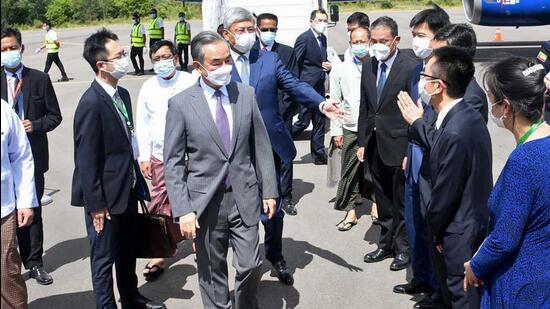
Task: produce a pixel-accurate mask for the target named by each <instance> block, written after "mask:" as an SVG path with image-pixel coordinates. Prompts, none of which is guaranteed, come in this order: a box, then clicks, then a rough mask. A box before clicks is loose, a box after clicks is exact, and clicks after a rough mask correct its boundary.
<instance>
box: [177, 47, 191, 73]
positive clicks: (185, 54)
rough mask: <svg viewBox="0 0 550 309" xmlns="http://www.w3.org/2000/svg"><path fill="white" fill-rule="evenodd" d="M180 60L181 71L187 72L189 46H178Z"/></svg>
mask: <svg viewBox="0 0 550 309" xmlns="http://www.w3.org/2000/svg"><path fill="white" fill-rule="evenodd" d="M182 57H183V58H182ZM178 59H179V60H180V67H181V70H182V71H187V66H188V65H189V44H178Z"/></svg>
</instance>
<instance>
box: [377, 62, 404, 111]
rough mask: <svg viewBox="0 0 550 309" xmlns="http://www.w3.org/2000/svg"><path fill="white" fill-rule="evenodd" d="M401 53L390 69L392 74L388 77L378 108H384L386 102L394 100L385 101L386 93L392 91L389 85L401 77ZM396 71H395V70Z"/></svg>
mask: <svg viewBox="0 0 550 309" xmlns="http://www.w3.org/2000/svg"><path fill="white" fill-rule="evenodd" d="M401 60H402V58H401V52H398V53H397V56H396V57H395V60H394V61H393V64H392V66H391V69H390V74H389V75H388V76H387V79H386V83H385V84H384V89H382V94H380V102H378V108H377V109H379V108H380V106H382V105H383V104H384V103H385V101H388V102H392V100H384V96H385V95H386V92H388V91H390V90H388V89H389V85H391V83H392V82H393V81H394V80H395V79H396V78H397V76H398V75H399V64H400V63H401ZM377 67H378V66H377ZM394 69H395V70H394ZM395 100H396V101H397V98H395Z"/></svg>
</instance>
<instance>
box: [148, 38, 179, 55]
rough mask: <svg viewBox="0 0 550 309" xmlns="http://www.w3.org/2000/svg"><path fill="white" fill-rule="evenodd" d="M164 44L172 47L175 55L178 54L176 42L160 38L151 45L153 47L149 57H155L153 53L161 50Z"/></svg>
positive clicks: (171, 50)
mask: <svg viewBox="0 0 550 309" xmlns="http://www.w3.org/2000/svg"><path fill="white" fill-rule="evenodd" d="M163 46H168V48H169V49H170V52H172V55H174V56H175V55H177V54H178V50H177V49H176V46H175V45H174V43H172V41H170V40H160V41H157V42H155V44H153V46H151V49H150V50H149V58H153V54H154V53H156V52H157V50H159V49H160V48H161V47H163Z"/></svg>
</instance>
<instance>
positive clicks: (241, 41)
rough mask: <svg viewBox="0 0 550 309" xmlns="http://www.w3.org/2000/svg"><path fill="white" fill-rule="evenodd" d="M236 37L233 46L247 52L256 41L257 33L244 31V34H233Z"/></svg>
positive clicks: (244, 52)
mask: <svg viewBox="0 0 550 309" xmlns="http://www.w3.org/2000/svg"><path fill="white" fill-rule="evenodd" d="M233 36H234V37H235V45H233V47H234V48H235V49H236V50H237V51H239V52H240V53H243V54H246V53H248V52H249V51H250V50H251V49H252V46H254V43H256V34H255V33H243V34H236V35H235V34H233Z"/></svg>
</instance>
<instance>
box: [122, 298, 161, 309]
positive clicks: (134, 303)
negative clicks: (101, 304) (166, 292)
mask: <svg viewBox="0 0 550 309" xmlns="http://www.w3.org/2000/svg"><path fill="white" fill-rule="evenodd" d="M121 304H122V309H166V306H165V305H164V304H163V303H161V302H158V301H154V300H150V299H148V298H147V297H145V296H143V295H139V296H138V297H136V298H134V299H132V300H128V301H121Z"/></svg>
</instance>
